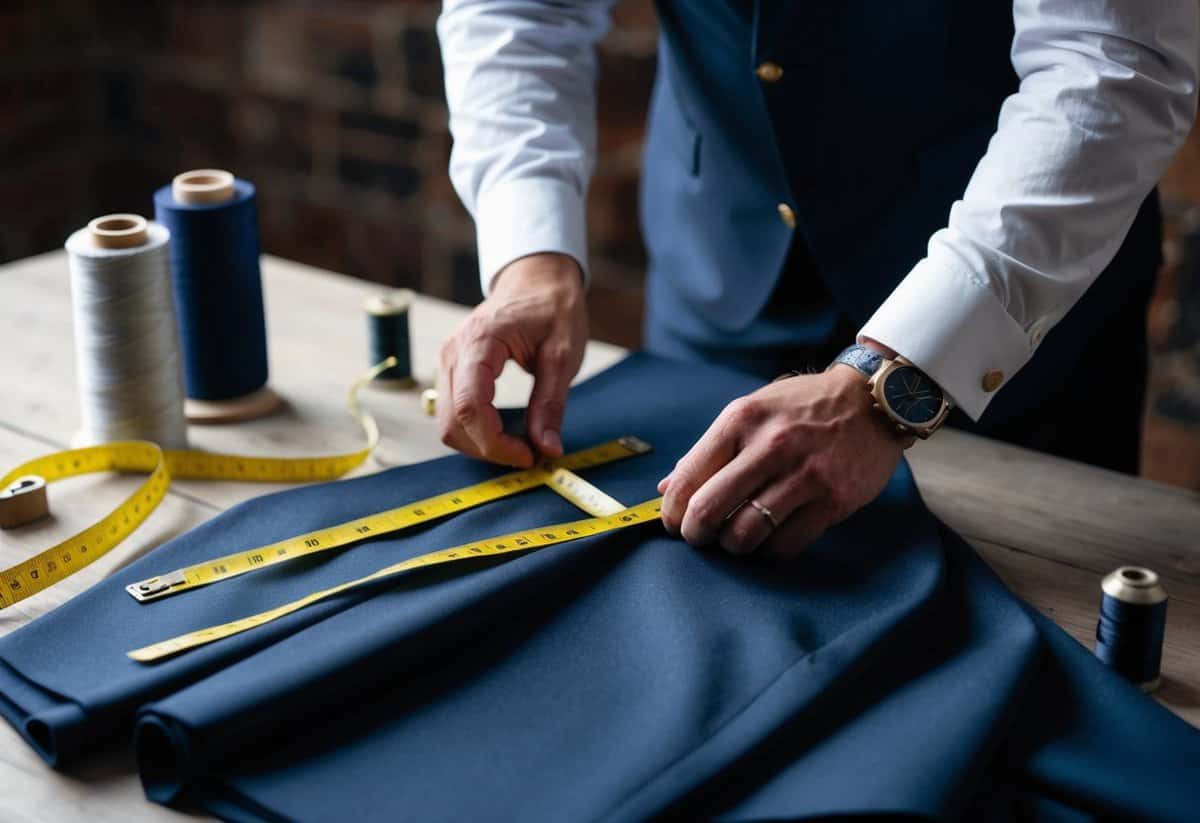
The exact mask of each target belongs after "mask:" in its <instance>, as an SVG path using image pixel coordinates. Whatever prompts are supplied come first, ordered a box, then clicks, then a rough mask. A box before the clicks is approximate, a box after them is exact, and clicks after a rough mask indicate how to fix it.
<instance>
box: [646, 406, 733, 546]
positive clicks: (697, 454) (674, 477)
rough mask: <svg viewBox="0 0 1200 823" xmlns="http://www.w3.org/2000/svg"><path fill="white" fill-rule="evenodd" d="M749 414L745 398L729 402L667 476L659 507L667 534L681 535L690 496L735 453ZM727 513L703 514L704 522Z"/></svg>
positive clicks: (712, 512)
mask: <svg viewBox="0 0 1200 823" xmlns="http://www.w3.org/2000/svg"><path fill="white" fill-rule="evenodd" d="M751 414H752V410H751V406H750V405H749V404H748V403H747V402H746V398H741V399H739V400H735V401H733V402H732V403H730V404H729V405H728V406H726V407H725V410H724V411H722V412H721V414H720V415H719V416H718V417H717V419H716V420H714V421H713V424H712V425H711V426H709V428H708V431H706V432H705V433H704V436H703V437H701V438H700V439H699V440H698V441H697V442H696V445H694V446H692V449H691V451H689V452H688V453H687V454H685V455H684V456H683V459H682V460H680V461H679V463H678V464H677V465H676V466H675V469H674V470H673V471H672V472H671V474H670V482H669V483H667V484H665V485H666V494H665V496H664V497H663V506H662V521H663V526H665V527H666V529H667V531H668V532H669V533H670V534H674V535H678V534H680V527H681V526H682V524H683V516H684V514H685V513H686V512H687V509H688V505H689V503H690V501H691V499H692V496H693V495H694V494H695V493H696V492H697V491H698V490H699V489H700V487H701V486H703V485H704V484H705V483H707V482H708V480H709V478H710V477H712V476H713V475H714V474H716V473H717V471H718V470H719V469H720V468H721V467H722V466H724V465H725V464H726V463H728V462H729V461H730V460H732V459H733V458H734V455H736V454H737V452H738V449H739V447H740V442H741V434H742V433H743V432H745V431H746V430H747V429H748V428H749V427H750V426H751V425H752V423H753V421H752V420H751V419H750V417H751ZM712 502H713V503H717V502H720V501H712ZM735 502H736V501H735ZM728 513H729V510H728V509H726V510H725V511H720V512H717V511H711V512H704V517H705V521H706V522H707V520H708V518H710V517H712V516H718V517H721V518H723V517H724V516H725V515H726V514H728ZM689 542H690V541H689Z"/></svg>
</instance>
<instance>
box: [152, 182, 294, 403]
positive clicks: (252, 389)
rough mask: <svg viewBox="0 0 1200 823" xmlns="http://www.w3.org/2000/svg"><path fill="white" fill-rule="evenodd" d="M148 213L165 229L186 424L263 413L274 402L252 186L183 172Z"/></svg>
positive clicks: (158, 193)
mask: <svg viewBox="0 0 1200 823" xmlns="http://www.w3.org/2000/svg"><path fill="white" fill-rule="evenodd" d="M154 213H155V217H156V219H157V220H158V222H159V223H162V224H163V225H164V226H166V227H167V228H168V229H169V230H170V232H171V242H170V257H171V270H172V282H173V286H174V292H175V305H176V310H177V312H178V315H179V331H180V337H181V342H182V344H183V366H184V369H183V371H184V387H185V390H186V394H187V397H188V399H189V401H190V402H189V403H188V408H187V413H188V418H189V420H193V421H194V422H221V421H223V420H233V419H247V418H249V417H256V416H259V415H260V414H264V413H266V412H269V411H270V410H271V409H273V408H274V407H275V406H276V405H277V404H278V398H277V397H275V396H274V394H272V393H270V391H269V390H267V389H265V386H266V383H267V330H266V322H265V320H264V318H263V298H262V277H261V273H260V271H259V239H258V211H257V205H256V198H255V191H254V186H253V185H252V184H251V183H248V182H247V181H245V180H237V179H235V178H234V177H233V175H232V174H230V173H229V172H225V171H219V170H208V169H205V170H198V171H191V172H185V173H184V174H181V175H179V176H178V177H176V178H175V180H174V182H173V183H172V185H170V186H163V187H162V188H160V189H159V190H158V191H156V192H155V193H154ZM196 401H201V402H196Z"/></svg>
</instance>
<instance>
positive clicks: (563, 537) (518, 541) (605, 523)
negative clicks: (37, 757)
mask: <svg viewBox="0 0 1200 823" xmlns="http://www.w3.org/2000/svg"><path fill="white" fill-rule="evenodd" d="M661 509H662V498H661V497H659V498H655V499H654V500H647V501H646V502H645V503H641V504H639V505H637V506H630V507H629V508H627V509H621V510H620V511H618V512H616V513H614V514H610V515H608V516H605V517H592V518H589V519H587V520H576V521H573V522H570V523H558V524H555V525H552V526H540V527H538V528H534V529H528V530H525V531H520V532H514V533H512V534H506V535H503V536H501V537H493V538H489V539H487V540H480V541H476V542H472V543H464V544H462V545H461V546H453V547H451V548H448V549H441V550H439V551H434V552H429V553H428V554H423V555H420V556H418V557H413V558H409V559H408V560H402V561H400V562H399V563H394V564H392V565H390V566H386V567H384V568H382V569H380V570H379V571H377V572H374V573H373V574H369V575H367V576H366V577H360V578H358V579H356V580H350V581H348V582H346V583H342V584H340V585H337V586H333V587H332V588H328V589H322V590H320V591H316V592H313V593H312V594H309V595H306V596H304V597H301V598H299V599H298V600H293V601H291V602H290V603H285V604H283V605H282V606H277V607H275V608H273V609H268V610H267V611H264V612H259V613H258V614H252V615H250V616H248V617H243V618H240V619H238V620H233V621H231V622H229V623H222V624H220V625H218V626H209V627H208V628H204V629H199V630H198V631H194V632H189V633H188V634H183V635H179V636H178V637H172V638H170V639H168V640H163V641H161V642H159V643H154V644H152V645H150V646H145V647H143V648H140V649H135V650H133V651H131V652H129V653H128V656H129V657H130V658H132V659H133V660H136V661H138V662H139V663H156V662H158V661H160V660H165V659H166V658H168V657H172V656H174V655H177V654H180V653H182V652H185V651H188V650H189V649H194V648H197V647H199V646H205V645H208V644H209V643H212V642H214V641H217V640H222V639H224V638H226V637H232V636H233V635H235V634H241V633H242V632H245V631H249V630H250V629H254V628H257V627H259V626H263V625H266V624H267V623H271V622H273V621H275V620H278V619H280V618H281V617H286V616H287V615H289V614H292V613H294V612H298V611H300V610H301V609H303V608H306V607H308V606H311V605H313V604H315V603H319V602H321V601H322V600H327V599H328V598H331V597H334V596H335V595H339V594H342V593H344V592H347V591H350V590H352V589H356V588H359V587H362V586H366V585H369V584H371V583H376V582H378V581H381V580H384V579H386V578H389V577H394V576H396V575H399V574H403V573H404V572H408V571H412V570H414V569H419V568H425V567H428V566H437V565H441V564H445V563H455V562H458V561H460V560H469V559H471V558H475V557H495V556H499V555H505V554H515V553H519V552H528V551H533V550H535V549H542V548H545V547H547V546H554V545H557V544H559V543H569V542H571V541H573V540H579V539H581V538H584V537H591V536H593V535H597V534H604V533H606V532H611V531H616V530H618V529H625V528H629V527H630V526H637V525H640V524H643V523H651V522H659V512H660V511H661Z"/></svg>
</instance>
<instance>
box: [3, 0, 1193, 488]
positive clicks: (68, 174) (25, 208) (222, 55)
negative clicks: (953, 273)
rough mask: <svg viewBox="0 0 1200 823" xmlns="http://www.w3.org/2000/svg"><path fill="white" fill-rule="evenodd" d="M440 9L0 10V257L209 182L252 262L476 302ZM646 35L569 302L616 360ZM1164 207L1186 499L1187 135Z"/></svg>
mask: <svg viewBox="0 0 1200 823" xmlns="http://www.w3.org/2000/svg"><path fill="white" fill-rule="evenodd" d="M439 5H440V4H439V3H436V2H433V0H357V1H352V0H343V1H342V2H336V1H335V0H314V1H312V2H299V1H298V0H290V1H288V2H284V1H283V0H279V1H277V2H267V1H266V0H256V1H255V2H249V1H248V0H222V1H220V2H218V1H217V0H161V1H160V2H155V3H116V2H109V3H96V2H90V3H84V2H71V0H38V2H36V3H15V4H14V3H11V2H10V3H2V2H0V204H3V205H0V261H3V260H11V259H16V258H20V257H24V256H27V255H30V254H34V253H36V252H41V251H46V250H49V249H52V248H57V247H59V246H61V244H62V242H63V240H64V239H65V238H66V236H67V234H68V233H69V232H70V231H71V230H72V229H74V228H77V227H79V226H81V225H83V223H84V222H86V221H87V220H88V219H89V218H91V217H93V216H95V215H98V214H103V213H105V212H110V211H134V212H140V213H143V214H147V213H149V212H151V211H152V207H151V204H150V194H151V192H152V191H153V189H154V188H155V187H156V186H159V185H162V184H163V183H165V182H167V181H168V180H169V179H170V178H171V176H172V175H174V174H175V173H177V172H179V171H182V170H185V169H188V168H194V167H201V166H214V165H215V166H220V167H226V168H230V169H232V170H234V171H235V172H237V173H238V174H239V175H240V176H242V177H245V178H247V179H249V180H252V181H254V182H255V183H256V184H257V185H258V187H259V192H260V197H261V205H260V214H261V223H262V231H263V241H264V245H265V247H266V249H267V250H268V251H269V252H271V253H274V254H278V255H282V256H285V257H290V258H293V259H297V260H301V261H304V262H307V263H311V264H313V265H316V266H322V267H325V268H329V269H333V270H337V271H342V272H346V273H348V274H352V275H355V276H358V277H363V278H366V279H369V280H373V281H377V282H380V283H386V284H390V285H397V286H412V287H416V288H419V289H422V290H423V291H425V292H427V293H430V294H434V295H438V296H441V297H446V298H450V299H453V300H458V301H460V302H465V303H472V302H475V301H476V300H477V299H478V297H479V292H478V285H477V284H478V278H477V267H476V262H475V255H474V240H473V231H472V226H471V223H470V219H469V218H468V216H467V215H466V213H465V212H464V210H463V209H462V206H461V205H460V204H459V203H458V200H457V198H456V197H455V195H454V192H453V191H452V190H451V188H450V184H449V180H448V179H447V176H446V164H447V160H448V154H449V136H448V133H447V130H446V107H445V103H444V100H443V96H442V80H441V65H440V61H439V57H438V46H437V39H436V36H435V33H434V23H435V19H436V16H437V11H438V7H439ZM655 32H656V29H655V22H654V15H653V11H652V7H651V0H621V2H619V3H618V4H617V8H616V12H615V16H614V25H613V29H612V32H611V34H610V35H609V37H608V38H607V39H606V40H605V42H604V44H603V46H602V49H601V81H600V87H599V100H600V135H599V142H600V155H601V156H600V159H599V162H598V166H597V173H596V177H595V180H594V182H593V185H592V192H591V197H590V201H589V207H590V208H589V211H590V226H589V236H590V242H591V246H592V264H593V268H594V269H595V287H594V288H593V290H592V293H591V294H590V296H589V300H590V301H591V303H592V308H593V311H592V317H593V333H594V334H595V335H596V336H598V337H600V338H602V339H607V340H612V341H615V342H618V343H623V344H626V345H631V344H635V343H636V342H637V341H638V339H639V337H640V334H639V330H638V322H637V318H638V317H639V316H640V313H641V288H640V286H641V282H642V274H643V269H644V264H645V260H644V254H643V251H642V246H641V239H640V237H639V236H638V227H637V223H636V221H635V220H633V219H632V216H633V215H634V214H635V213H636V208H637V202H636V198H637V176H638V169H639V154H640V150H641V141H642V133H643V121H644V116H645V110H646V103H647V100H648V98H649V93H650V85H651V83H652V80H653V75H654V62H653V61H654V48H655ZM1163 193H1164V198H1165V206H1166V212H1167V215H1168V237H1169V240H1168V244H1167V252H1168V265H1167V266H1166V267H1164V273H1163V277H1162V282H1161V284H1160V288H1159V291H1158V295H1157V298H1156V301H1155V304H1154V307H1153V308H1152V310H1151V316H1150V319H1151V345H1152V349H1153V351H1154V355H1155V358H1154V363H1155V367H1154V377H1153V385H1154V391H1153V394H1152V397H1151V401H1150V406H1149V414H1148V415H1147V427H1146V455H1147V457H1146V465H1145V467H1144V471H1145V473H1147V474H1149V475H1150V476H1153V477H1157V478H1160V479H1164V480H1168V481H1171V482H1176V483H1181V484H1184V485H1188V486H1192V487H1194V488H1200V424H1198V423H1197V421H1198V420H1200V342H1198V338H1200V330H1197V329H1193V328H1192V326H1194V325H1195V326H1200V321H1197V323H1194V324H1191V325H1189V323H1188V322H1186V321H1187V318H1189V317H1194V318H1200V134H1194V135H1193V137H1192V139H1191V141H1190V142H1189V144H1188V146H1187V147H1186V148H1185V149H1184V151H1183V152H1182V153H1181V155H1180V157H1179V159H1178V161H1177V162H1176V163H1175V164H1174V165H1173V166H1172V168H1171V170H1170V172H1169V173H1168V174H1167V176H1166V179H1165V180H1164V184H1163ZM1189 250H1190V251H1189Z"/></svg>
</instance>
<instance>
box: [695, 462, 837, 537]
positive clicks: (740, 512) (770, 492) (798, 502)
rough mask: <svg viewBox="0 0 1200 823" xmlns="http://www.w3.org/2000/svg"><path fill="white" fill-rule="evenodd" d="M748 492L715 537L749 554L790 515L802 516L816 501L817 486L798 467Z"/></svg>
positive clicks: (777, 530) (818, 488)
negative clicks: (742, 503)
mask: <svg viewBox="0 0 1200 823" xmlns="http://www.w3.org/2000/svg"><path fill="white" fill-rule="evenodd" d="M752 492H753V490H752ZM752 492H748V493H747V494H746V496H745V498H743V499H747V498H748V501H747V505H745V506H742V507H741V508H739V509H737V511H735V512H734V514H733V516H732V517H730V518H729V519H728V520H727V521H726V522H725V523H723V524H722V526H721V529H720V535H719V538H718V540H719V542H720V544H721V548H723V549H725V550H726V551H727V552H729V553H730V554H736V555H741V554H749V553H750V552H752V551H754V550H755V549H757V548H759V546H761V545H762V544H763V543H764V542H766V541H767V540H768V539H770V538H771V537H772V536H774V535H775V534H776V533H777V532H779V531H780V530H782V529H783V527H784V526H786V525H788V524H789V523H790V522H791V520H792V519H793V518H794V517H796V516H799V517H801V518H803V517H804V516H805V511H806V509H807V508H808V507H810V506H815V505H816V503H815V501H817V500H818V499H819V497H820V494H821V487H820V485H819V484H818V483H817V482H816V481H815V480H814V479H813V477H812V475H811V474H810V473H807V472H805V471H803V470H801V471H799V472H793V473H790V474H786V475H784V476H782V477H779V478H776V480H775V481H773V482H771V483H769V484H767V485H765V486H764V487H762V489H761V490H759V491H758V492H757V493H752ZM754 503H757V504H758V506H755V505H754ZM759 507H761V508H759ZM764 510H765V511H764ZM768 515H769V516H768ZM801 548H803V546H801Z"/></svg>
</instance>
